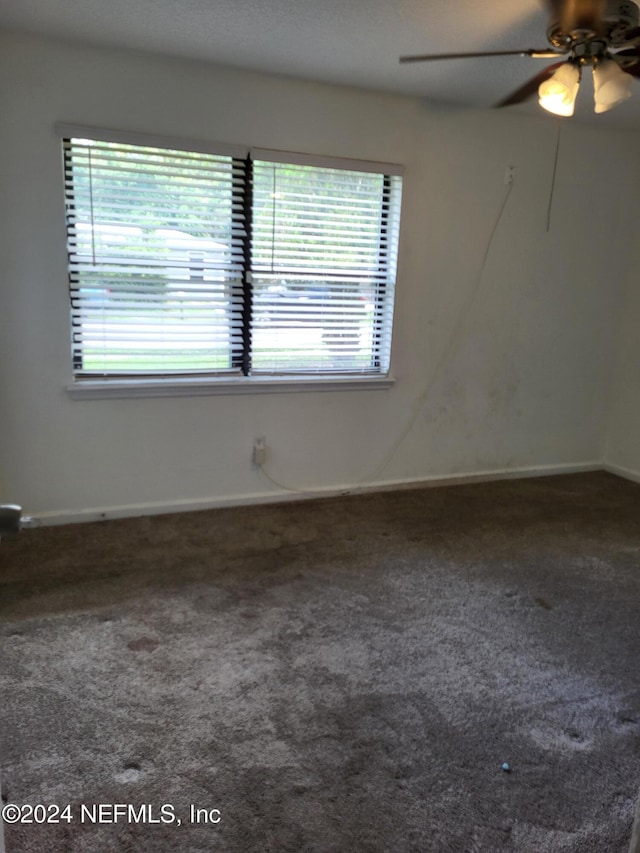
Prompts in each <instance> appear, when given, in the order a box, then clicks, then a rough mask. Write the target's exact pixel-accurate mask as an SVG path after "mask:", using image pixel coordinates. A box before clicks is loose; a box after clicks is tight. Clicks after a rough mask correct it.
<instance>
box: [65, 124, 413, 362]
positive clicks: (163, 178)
mask: <svg viewBox="0 0 640 853" xmlns="http://www.w3.org/2000/svg"><path fill="white" fill-rule="evenodd" d="M96 135H97V134H96ZM105 137H106V138H105V139H100V138H84V137H83V136H80V135H78V136H69V137H68V138H65V140H64V153H65V192H66V209H67V233H68V254H69V281H70V296H71V318H72V332H73V341H72V347H73V359H74V370H75V375H76V377H77V378H78V379H82V378H92V377H93V378H95V377H96V376H103V377H105V378H108V377H118V378H122V377H123V376H132V377H136V376H141V375H147V376H165V375H168V376H169V375H174V376H175V375H191V374H202V373H204V374H220V373H223V374H224V373H227V374H228V373H234V372H235V373H238V374H243V375H245V376H248V375H252V374H262V375H264V374H272V375H281V374H287V375H291V374H302V375H305V374H306V375H309V374H313V375H319V374H344V375H347V376H348V375H353V374H358V375H363V374H367V375H369V374H373V375H376V374H377V375H381V374H385V373H386V372H387V371H388V368H389V353H390V345H391V325H392V315H393V298H394V289H395V271H396V263H397V244H398V229H399V220H400V196H401V178H400V177H399V175H398V174H397V173H396V171H395V170H396V167H389V170H388V171H387V170H386V168H385V167H384V165H383V164H362V167H360V164H356V165H355V166H354V164H353V162H352V161H351V162H349V161H347V162H346V163H345V161H339V162H338V165H334V162H336V161H327V158H322V160H320V161H319V162H320V163H321V165H314V164H313V163H310V162H308V160H309V158H307V157H305V156H304V155H287V154H285V153H279V154H278V155H275V156H273V157H271V156H269V153H268V152H260V154H261V158H260V159H259V158H258V157H255V156H254V159H252V158H251V157H249V156H247V157H246V159H245V158H244V157H243V156H242V155H240V156H233V153H226V152H225V153H219V154H215V153H208V151H206V150H205V151H203V150H201V149H200V150H196V151H187V150H182V149H181V148H177V147H175V148H172V147H162V146H157V145H146V144H137V143H138V141H139V140H138V138H136V139H135V143H136V144H133V143H132V142H131V141H130V140H128V139H126V138H125V141H124V142H121V141H118V139H117V136H115V134H114V132H109V133H106V134H105ZM142 141H144V140H142ZM289 157H290V158H291V160H293V162H288V158H289ZM369 168H370V169H371V171H368V169H369Z"/></svg>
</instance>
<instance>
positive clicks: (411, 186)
mask: <svg viewBox="0 0 640 853" xmlns="http://www.w3.org/2000/svg"><path fill="white" fill-rule="evenodd" d="M0 85H1V86H2V87H3V89H4V91H3V99H4V102H3V103H2V105H1V107H0V116H1V119H2V121H1V125H0V151H2V171H3V183H4V186H3V187H2V194H1V196H0V287H1V288H2V303H1V312H2V334H1V336H0V388H1V389H2V391H1V395H0V400H1V405H2V412H1V420H0V429H1V430H2V441H1V442H0V502H1V501H2V500H5V501H9V500H11V501H14V502H18V503H21V504H22V505H23V506H24V508H25V511H26V512H29V513H32V514H35V515H47V514H49V515H50V516H51V517H54V518H55V517H57V518H65V517H69V514H71V515H73V514H74V513H77V512H81V511H83V510H99V509H101V510H106V511H111V510H114V509H116V508H122V507H126V506H134V505H135V506H139V507H141V508H144V507H147V508H148V507H149V505H155V506H160V507H162V506H167V507H171V506H174V505H178V504H183V505H185V506H197V505H207V504H213V503H216V502H218V501H226V500H233V499H240V500H245V499H246V500H253V499H259V498H260V497H261V496H267V495H269V494H272V493H274V492H275V491H277V490H275V489H274V487H273V486H272V485H271V484H270V483H269V482H268V481H266V480H265V479H264V477H263V476H262V475H261V474H260V472H259V471H256V470H255V469H254V468H253V467H252V465H251V458H250V454H251V445H252V439H253V437H254V436H256V435H265V436H266V437H267V443H268V446H269V454H270V462H269V467H270V470H271V471H272V473H273V474H274V476H275V477H276V478H278V479H280V480H282V481H284V482H286V483H288V484H290V485H293V486H296V487H298V488H300V489H310V490H315V489H324V488H326V489H331V488H339V487H349V486H353V485H357V484H361V483H368V482H372V481H375V482H379V483H392V482H397V481H403V480H420V479H423V478H429V477H434V476H441V475H452V474H470V473H474V472H482V471H503V470H509V471H515V470H520V469H526V468H532V467H533V468H536V469H544V468H546V467H547V466H572V465H579V464H582V463H586V464H589V463H598V462H599V461H601V459H602V455H603V443H604V437H605V429H606V421H607V417H606V411H605V410H604V407H603V400H605V398H606V396H607V393H608V387H609V380H610V372H611V368H612V360H613V340H614V335H615V331H616V327H615V323H616V320H617V310H618V301H619V299H620V288H619V285H618V282H619V281H620V280H621V279H622V277H623V276H622V274H618V268H620V269H622V268H625V269H626V263H627V250H628V247H629V246H630V245H631V240H630V235H629V233H628V232H629V228H628V223H629V211H630V210H631V209H632V208H631V202H632V199H631V193H630V192H629V193H627V190H626V189H625V187H626V186H627V184H628V181H627V178H628V174H629V170H630V169H632V168H635V165H634V156H635V146H636V144H637V142H636V138H635V136H634V135H632V134H623V133H618V134H616V133H613V132H605V131H599V130H597V129H586V128H584V127H581V126H579V125H575V124H572V123H570V122H567V123H565V124H564V125H563V131H562V144H561V150H560V160H559V166H558V175H557V181H556V187H555V194H554V201H553V209H552V220H551V230H550V231H549V232H548V233H547V231H546V219H547V205H548V201H549V192H550V183H551V176H552V170H553V159H554V153H555V145H556V130H557V123H556V121H555V120H550V119H549V118H547V117H541V118H539V119H538V118H535V119H532V118H527V117H522V116H519V115H510V114H509V113H508V111H467V112H447V111H443V110H442V109H436V108H434V107H430V106H429V105H428V104H425V103H422V102H420V101H419V100H416V99H408V98H400V97H395V96H388V95H379V94H374V93H366V92H361V91H357V90H353V89H347V88H338V87H330V86H324V85H314V84H309V83H302V82H297V81H293V80H286V79H278V78H274V77H267V76H261V75H256V74H253V73H245V72H242V71H237V70H232V69H225V68H220V67H216V66H211V65H207V64H203V63H195V62H186V61H185V62H181V61H178V60H175V59H168V58H161V57H158V56H152V55H146V54H142V53H132V52H117V51H111V50H103V49H91V48H80V47H77V46H73V45H64V44H61V43H54V42H46V41H40V40H36V39H32V38H31V37H26V36H24V37H23V36H15V35H10V34H5V35H2V36H0ZM58 121H66V122H74V123H78V124H85V125H91V126H97V127H106V128H118V129H131V130H139V131H147V132H152V133H160V134H170V135H179V136H182V137H191V138H195V139H200V138H202V139H213V140H217V141H228V142H234V143H235V142H237V143H245V144H249V145H258V146H264V147H272V148H283V149H293V150H300V151H308V152H316V153H322V154H330V155H337V156H346V157H356V158H364V159H372V160H381V161H389V162H400V163H403V164H404V165H405V166H406V176H405V192H404V208H403V223H402V234H401V247H400V269H399V279H398V291H397V307H396V320H395V338H394V349H393V357H392V372H393V374H394V376H395V377H396V379H397V383H396V385H395V386H394V387H393V388H392V389H390V390H384V391H370V390H368V391H358V392H328V393H315V394H314V393H295V394H273V395H260V396H252V395H245V396H208V397H193V398H188V397H187V398H184V397H182V398H161V399H134V400H131V399H125V400H84V401H74V400H71V399H70V398H69V396H68V394H67V392H66V391H65V386H66V385H67V383H68V382H69V381H70V359H69V318H68V312H67V297H66V288H67V281H66V254H65V245H64V239H65V235H64V217H63V198H62V171H61V153H60V144H59V140H58V139H57V138H56V136H55V133H54V130H53V127H54V124H55V123H56V122H58ZM507 164H510V165H514V166H515V167H516V182H515V184H514V187H513V190H512V193H511V196H510V198H509V199H508V201H507V204H506V207H505V210H504V215H503V217H502V219H501V221H500V224H499V227H498V229H497V232H496V234H495V238H494V241H493V244H492V247H491V251H490V253H489V256H488V258H487V262H486V267H485V270H484V274H483V275H482V277H481V279H480V276H479V271H480V267H481V263H482V259H483V255H484V253H485V250H486V247H487V244H488V241H489V238H490V236H491V233H492V230H493V227H494V223H495V221H496V218H497V215H498V213H499V211H500V208H501V206H502V204H503V201H504V197H505V192H506V188H505V185H504V182H503V177H504V171H505V167H506V165H507ZM412 418H415V422H414V423H413V426H412V428H411V429H410V430H409V431H408V434H407V435H406V438H405V439H404V440H403V441H402V442H401V444H400V445H399V447H398V448H397V450H396V452H395V453H394V454H393V455H392V456H391V457H390V456H389V452H390V450H391V449H392V448H393V447H394V445H395V444H396V442H397V440H398V438H399V437H401V436H402V434H403V432H405V431H406V428H407V425H408V424H410V422H411V419H412ZM65 514H66V515H65Z"/></svg>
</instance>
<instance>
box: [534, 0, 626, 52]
mask: <svg viewBox="0 0 640 853" xmlns="http://www.w3.org/2000/svg"><path fill="white" fill-rule="evenodd" d="M639 23H640V9H638V5H637V3H636V2H635V0H607V2H606V3H598V2H594V0H582V2H580V0H566V3H565V4H564V6H562V7H561V8H560V9H559V14H558V15H555V16H554V17H553V18H552V19H551V21H550V22H549V26H548V28H547V38H548V39H549V43H550V44H551V45H553V47H555V48H559V49H561V50H567V49H568V48H571V47H573V46H574V45H575V44H576V43H579V42H584V41H586V40H589V39H593V38H596V39H598V38H600V39H604V40H605V41H606V43H607V44H609V45H615V44H620V43H622V42H623V41H624V40H625V34H626V33H627V31H628V30H631V29H634V28H635V27H637V26H638V24H639Z"/></svg>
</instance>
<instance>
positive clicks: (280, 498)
mask: <svg viewBox="0 0 640 853" xmlns="http://www.w3.org/2000/svg"><path fill="white" fill-rule="evenodd" d="M602 468H603V465H602V462H576V463H572V464H568V465H542V466H539V467H526V468H501V469H496V470H492V471H474V472H472V473H458V474H434V475H431V476H428V477H423V478H421V479H417V480H416V479H403V480H384V481H380V482H374V483H367V484H366V485H355V486H354V485H343V486H328V487H324V488H318V489H314V490H304V489H300V490H295V491H294V490H290V491H289V490H285V489H282V490H280V491H270V492H254V493H246V494H243V495H229V496H225V497H217V498H198V499H195V500H192V499H188V500H181V501H167V502H164V501H163V502H152V503H145V504H124V505H121V506H109V507H96V508H92V509H80V510H78V509H70V510H56V511H52V512H44V513H41V514H34V515H32V516H31V517H30V519H29V522H28V523H27V524H26V525H25V526H26V527H40V526H49V525H57V524H77V523H81V522H89V521H105V520H107V519H111V518H132V517H135V516H144V515H166V514H169V513H176V512H195V511H197V510H204V509H221V508H224V507H233V506H248V505H251V504H268V503H283V502H285V501H297V500H310V499H313V498H327V497H337V496H339V495H356V494H365V493H367V492H382V491H393V490H399V489H422V488H427V487H436V486H453V485H463V484H469V483H486V482H491V481H494V480H514V479H523V478H529V477H549V476H553V475H557V474H580V473H584V472H588V471H600V470H602ZM613 473H616V472H615V471H614V472H613ZM622 476H624V475H622ZM27 514H28V513H27Z"/></svg>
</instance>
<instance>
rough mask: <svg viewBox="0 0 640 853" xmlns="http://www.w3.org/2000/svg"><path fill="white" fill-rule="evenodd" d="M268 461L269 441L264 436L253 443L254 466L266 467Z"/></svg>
mask: <svg viewBox="0 0 640 853" xmlns="http://www.w3.org/2000/svg"><path fill="white" fill-rule="evenodd" d="M266 461H267V440H266V438H265V437H264V436H261V437H260V438H256V439H255V440H254V442H253V464H254V465H264V463H265V462H266Z"/></svg>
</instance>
